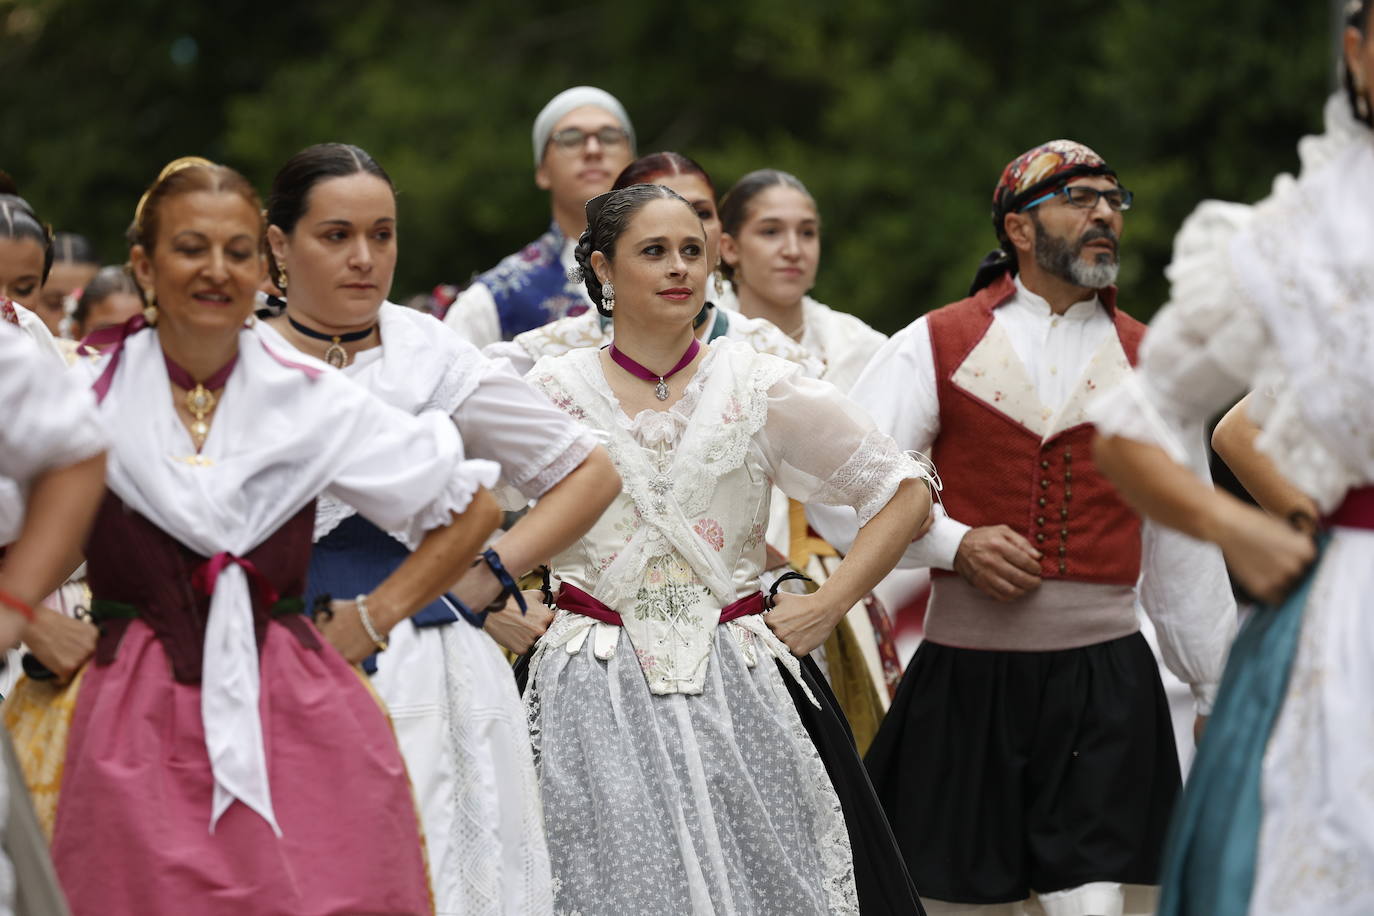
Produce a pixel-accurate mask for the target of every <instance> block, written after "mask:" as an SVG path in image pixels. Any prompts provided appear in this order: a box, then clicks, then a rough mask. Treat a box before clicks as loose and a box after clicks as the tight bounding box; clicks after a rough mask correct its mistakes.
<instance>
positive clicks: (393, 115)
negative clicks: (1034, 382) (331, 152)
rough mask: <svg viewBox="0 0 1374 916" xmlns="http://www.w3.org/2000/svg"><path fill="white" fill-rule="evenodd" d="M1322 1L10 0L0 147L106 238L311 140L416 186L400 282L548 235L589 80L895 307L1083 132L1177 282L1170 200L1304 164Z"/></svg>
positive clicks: (894, 318)
mask: <svg viewBox="0 0 1374 916" xmlns="http://www.w3.org/2000/svg"><path fill="white" fill-rule="evenodd" d="M1328 14H1329V11H1328V9H1327V8H1326V7H1325V5H1323V4H1311V3H1292V2H1291V0H1246V2H1245V3H1235V2H1234V0H1232V2H1227V3H1222V2H1220V0H1117V2H1116V3H1112V4H1102V3H1089V2H1086V0H1062V2H1060V3H1058V4H1055V5H1049V4H1025V3H1012V2H1010V0H1006V2H999V0H962V2H959V3H949V2H937V0H899V2H893V0H848V2H847V3H844V4H839V3H834V2H818V0H737V2H735V3H732V4H695V5H692V4H688V5H683V4H653V3H631V2H624V0H622V2H615V3H611V2H602V3H588V4H586V5H582V6H577V5H568V4H558V3H549V2H537V0H503V2H500V3H496V2H486V3H477V2H470V3H466V4H456V3H446V2H439V0H410V2H406V3H397V2H384V0H373V2H367V3H363V2H357V0H342V2H333V3H323V2H309V3H297V4H288V3H266V2H260V0H224V2H220V3H215V4H176V5H173V4H166V3H159V2H153V0H125V2H123V3H120V4H107V3H100V2H95V0H86V2H80V0H17V2H16V0H0V79H3V80H4V83H5V85H7V86H10V87H19V92H18V94H17V97H16V95H15V94H14V93H13V92H11V95H10V98H9V99H8V100H7V104H6V106H5V116H4V129H3V131H0V168H5V169H6V170H7V171H9V172H10V173H11V174H12V175H13V176H14V177H15V178H16V180H17V181H18V182H19V184H20V186H21V188H22V189H23V191H24V193H25V194H26V195H27V196H28V197H30V199H31V200H32V201H33V202H34V204H35V205H36V206H37V207H38V208H39V209H40V212H41V213H42V214H43V215H44V216H45V217H46V218H48V219H50V220H51V221H52V222H54V223H55V224H56V225H58V226H59V227H60V228H69V229H73V230H76V231H83V232H86V233H88V234H90V235H92V236H93V237H95V238H96V239H97V240H98V243H99V244H100V246H101V248H102V251H103V252H104V253H105V254H106V255H107V257H109V258H110V259H112V260H114V259H117V258H121V257H122V252H121V250H120V237H121V234H122V232H123V229H124V228H125V226H126V225H127V222H128V220H129V218H130V216H131V214H132V212H133V205H134V202H135V201H136V199H137V197H138V194H139V193H140V191H141V190H142V188H143V186H144V185H145V184H146V183H147V182H148V180H149V179H151V178H152V176H153V175H154V174H155V173H156V171H157V169H158V168H159V167H160V166H161V165H162V164H163V163H164V162H166V161H167V160H168V159H170V158H172V157H174V156H177V155H183V154H187V153H200V154H204V155H208V156H210V157H212V158H216V159H219V160H222V161H225V162H228V163H229V164H232V165H234V166H236V167H238V168H240V169H241V170H243V171H244V172H245V173H246V174H247V175H248V176H249V177H250V178H252V179H253V180H254V181H255V182H256V183H257V184H258V185H259V187H261V188H263V189H264V191H265V190H266V188H267V186H268V184H269V183H270V181H271V178H272V175H273V174H274V173H275V171H276V169H277V168H278V167H279V166H280V165H281V164H282V162H284V161H285V160H286V158H287V157H288V156H290V155H291V154H292V153H294V152H295V151H296V150H298V149H300V148H301V147H303V146H305V145H307V144H310V143H314V142H318V141H321V140H343V141H347V142H352V143H357V144H359V145H360V146H363V147H365V148H367V149H368V150H369V151H370V152H372V153H373V154H374V155H375V156H376V157H377V159H378V160H379V161H380V162H381V163H382V164H383V165H384V166H385V167H386V168H387V169H388V170H389V171H390V172H391V174H392V176H393V177H394V178H395V180H396V182H397V185H398V186H399V188H400V190H401V194H402V196H401V239H402V242H401V244H402V257H401V264H400V267H399V271H398V275H397V283H396V289H395V290H394V297H401V296H404V295H406V294H408V293H412V292H415V291H418V290H421V289H426V288H428V287H430V286H432V285H433V284H435V283H436V282H440V281H450V282H457V283H460V284H461V283H464V282H466V281H467V279H468V278H469V277H470V276H471V275H472V274H473V273H474V272H475V271H478V270H481V269H484V268H486V267H488V266H490V265H491V264H492V263H494V262H495V261H496V260H497V259H498V258H500V257H501V256H502V255H504V254H507V253H509V252H510V251H512V250H514V249H516V248H517V247H519V246H520V245H522V244H523V243H525V242H527V241H528V240H530V239H531V238H533V237H534V236H535V235H537V234H538V233H539V232H540V231H541V230H542V228H543V226H544V225H545V224H546V223H547V220H548V205H547V199H546V198H545V197H544V196H543V195H542V194H541V193H540V192H539V191H537V190H536V189H535V188H534V185H533V181H532V172H533V166H532V163H531V160H530V146H529V128H530V122H531V120H532V119H533V117H534V114H535V113H536V112H537V111H538V109H539V107H540V106H541V105H542V104H543V103H544V101H545V100H547V99H548V98H549V97H550V96H551V95H552V94H553V93H555V92H557V91H558V90H560V89H562V88H564V87H566V86H569V85H574V84H578V83H591V84H594V85H600V86H602V87H604V88H606V89H608V90H610V91H612V92H613V93H615V94H616V95H618V96H619V97H620V98H621V99H622V100H623V101H624V102H625V104H626V107H627V108H628V109H629V110H630V112H631V114H632V116H633V118H634V120H635V126H636V128H637V130H638V133H639V136H640V151H641V152H650V151H653V150H657V149H676V150H679V151H682V152H685V153H687V154H689V155H691V156H693V157H694V158H696V159H698V160H699V161H700V162H702V163H703V164H704V165H705V166H706V167H707V169H708V170H709V171H711V173H712V175H713V176H714V177H715V179H716V181H717V184H718V189H719V190H720V191H722V192H723V191H724V190H725V189H726V187H728V185H729V184H730V182H732V181H733V180H734V179H735V178H736V177H738V176H739V175H740V174H742V173H743V172H745V171H748V170H750V169H754V168H758V167H761V166H776V167H780V168H785V169H788V170H790V171H793V172H795V173H796V174H797V175H798V176H800V177H801V178H802V179H803V180H804V181H805V182H806V183H807V184H808V185H809V186H810V188H811V190H812V191H813V193H814V194H815V196H816V198H817V200H818V201H819V203H820V207H821V211H822V217H823V221H824V246H825V249H824V254H823V262H824V263H823V265H822V270H821V277H820V281H819V286H818V289H817V296H818V297H819V298H821V299H822V300H824V301H827V302H829V303H831V304H833V305H835V306H838V307H840V308H845V309H849V310H852V311H854V312H856V313H857V314H859V315H861V316H862V317H864V318H866V319H867V320H869V321H870V322H872V323H873V324H874V325H876V326H877V327H879V328H881V329H883V330H887V331H893V330H896V329H897V328H899V327H901V326H902V325H904V324H906V323H907V322H908V321H910V320H911V319H912V318H914V317H915V316H916V315H918V314H920V313H921V312H923V311H925V310H927V309H929V308H932V307H935V306H938V305H940V304H942V303H944V302H947V301H950V300H952V299H955V298H958V297H959V296H961V295H962V294H963V292H964V290H965V288H966V287H967V284H968V280H969V277H970V276H971V274H972V271H973V268H974V266H975V265H976V264H977V262H978V260H979V258H980V257H981V256H982V255H983V254H984V253H985V252H986V251H987V250H988V249H989V248H991V247H992V245H993V244H994V240H993V236H992V232H991V227H990V224H989V219H988V210H989V201H990V195H991V191H992V187H993V184H994V183H995V181H996V179H997V176H998V174H999V172H1000V170H1001V168H1002V166H1003V165H1004V164H1005V163H1006V162H1007V161H1008V160H1009V159H1011V158H1012V157H1013V156H1015V155H1016V154H1017V153H1019V152H1021V151H1022V150H1024V149H1026V148H1028V147H1030V146H1032V145H1034V144H1036V143H1038V142H1041V141H1043V140H1047V139H1051V138H1054V137H1059V136H1067V137H1072V138H1075V139H1079V140H1082V141H1084V142H1086V143H1088V144H1089V145H1090V146H1092V147H1094V148H1095V149H1097V150H1098V151H1099V152H1101V153H1102V154H1103V155H1104V156H1105V157H1106V158H1107V159H1108V161H1110V162H1111V163H1112V164H1113V165H1114V166H1116V168H1117V169H1118V171H1119V172H1120V174H1121V177H1122V180H1123V182H1124V183H1125V184H1126V185H1127V186H1128V187H1131V188H1132V189H1134V190H1135V191H1136V193H1137V207H1136V209H1135V210H1133V211H1132V212H1131V213H1130V214H1128V217H1127V223H1126V226H1127V236H1126V242H1125V246H1124V248H1123V256H1124V265H1123V266H1124V270H1123V274H1122V285H1123V288H1124V290H1123V300H1122V301H1123V303H1124V304H1125V305H1126V307H1127V308H1128V309H1129V310H1130V311H1132V312H1134V313H1135V314H1137V315H1139V316H1142V317H1146V316H1148V315H1149V314H1150V313H1152V312H1153V310H1154V309H1155V308H1156V307H1157V306H1158V305H1159V304H1160V303H1161V302H1162V301H1163V299H1164V297H1165V296H1166V294H1167V285H1166V283H1165V281H1164V278H1163V273H1162V271H1163V267H1164V266H1165V264H1167V262H1168V258H1169V251H1170V245H1171V242H1172V238H1173V234H1174V232H1175V231H1176V230H1177V227H1178V224H1179V222H1180V221H1181V220H1182V218H1183V217H1184V216H1186V215H1187V213H1188V212H1189V211H1190V210H1191V209H1192V207H1193V206H1195V205H1196V203H1197V202H1198V201H1199V200H1200V199H1202V198H1205V197H1220V198H1224V199H1232V200H1246V201H1248V200H1254V199H1256V198H1258V197H1260V196H1263V195H1264V194H1265V193H1266V192H1267V190H1268V188H1269V185H1270V182H1271V181H1272V178H1273V176H1274V175H1275V173H1277V172H1279V171H1284V170H1293V169H1294V168H1296V165H1297V157H1296V153H1295V143H1296V141H1297V139H1298V137H1299V136H1301V135H1302V134H1304V133H1308V132H1313V131H1315V130H1318V129H1320V107H1321V103H1322V100H1323V98H1324V96H1325V94H1326V92H1327V90H1328V87H1329V82H1330V69H1331V62H1330V59H1329V56H1330V47H1329V35H1330V32H1329V21H1328Z"/></svg>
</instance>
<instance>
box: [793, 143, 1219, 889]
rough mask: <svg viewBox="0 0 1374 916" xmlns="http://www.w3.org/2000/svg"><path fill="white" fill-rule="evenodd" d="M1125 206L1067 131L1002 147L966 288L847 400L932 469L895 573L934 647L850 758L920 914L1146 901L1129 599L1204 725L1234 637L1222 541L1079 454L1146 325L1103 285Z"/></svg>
mask: <svg viewBox="0 0 1374 916" xmlns="http://www.w3.org/2000/svg"><path fill="white" fill-rule="evenodd" d="M1131 199H1132V198H1131V192H1130V191H1128V190H1126V189H1125V188H1123V187H1122V186H1121V184H1120V183H1119V182H1118V181H1117V177H1116V173H1115V172H1114V171H1113V170H1112V169H1111V168H1109V167H1108V166H1107V164H1106V163H1105V162H1104V161H1103V160H1102V158H1101V157H1100V156H1098V155H1097V154H1096V153H1094V152H1093V151H1092V150H1090V149H1088V148H1087V147H1086V146H1083V145H1082V144H1079V143H1075V142H1071V141H1067V140H1056V141H1053V142H1051V143H1046V144H1044V145H1042V146H1038V147H1036V148H1034V149H1032V150H1030V151H1028V152H1026V153H1024V154H1022V155H1021V156H1019V157H1017V158H1016V159H1015V160H1013V161H1012V162H1011V163H1010V164H1009V165H1008V166H1007V167H1006V169H1005V170H1004V171H1003V173H1002V176H1001V180H1000V181H999V182H998V184H997V187H996V190H995V192H994V195H993V225H994V228H995V230H996V233H997V237H998V240H999V241H1000V242H1001V246H1002V247H1001V249H1000V250H998V251H997V252H994V254H993V255H991V256H989V257H988V258H987V259H986V260H985V261H984V262H983V265H982V266H981V267H980V268H979V271H978V276H977V278H976V279H975V281H974V285H973V289H972V290H971V296H970V298H968V299H964V300H962V301H960V302H956V303H954V304H952V305H948V306H945V307H944V308H941V309H937V310H935V311H933V312H931V313H929V314H928V315H926V316H924V317H922V318H920V319H918V320H917V321H916V322H914V323H913V324H912V325H910V326H909V327H907V328H906V329H905V330H903V331H902V332H900V333H899V334H897V335H896V336H895V337H893V338H892V339H891V340H890V341H889V342H888V343H887V344H886V345H885V346H884V348H883V349H881V350H879V351H878V353H877V355H875V356H874V358H873V360H872V362H871V363H870V364H869V366H868V368H867V369H866V370H865V372H864V374H863V375H862V376H861V377H860V378H859V380H858V382H857V383H856V384H855V386H854V388H853V390H852V392H851V397H853V398H854V400H856V401H858V402H859V403H860V404H863V405H865V406H866V407H867V408H869V410H870V412H871V413H872V415H873V417H874V419H875V420H876V421H877V424H878V426H879V428H880V429H883V430H884V431H885V432H887V433H889V434H891V435H892V436H893V437H894V438H895V439H896V440H897V442H898V443H899V444H900V445H901V446H902V447H903V448H911V449H917V450H920V451H927V450H928V451H929V452H930V454H931V456H932V458H933V459H934V461H935V466H936V467H937V468H938V469H939V471H940V473H941V475H942V477H943V478H944V481H945V489H944V510H945V511H944V512H940V513H938V518H937V520H936V521H935V523H934V525H933V527H932V529H931V531H930V532H929V533H928V534H927V535H926V536H925V537H924V538H923V539H921V540H919V541H917V542H915V543H914V544H913V545H912V546H911V548H910V549H909V550H908V551H907V556H906V557H905V558H904V561H903V563H902V564H901V565H903V566H929V567H931V568H932V582H933V584H932V594H931V598H930V604H929V609H928V611H927V616H926V623H925V641H924V642H923V643H922V645H921V647H920V648H919V649H918V650H917V652H916V655H915V657H914V658H913V659H912V662H911V664H910V666H909V667H908V669H907V672H906V676H905V677H904V678H903V681H902V684H901V686H900V688H899V690H898V693H897V697H896V699H895V700H894V701H893V704H892V708H891V711H890V712H889V713H888V716H887V718H886V720H885V721H884V723H883V725H882V728H881V729H880V731H879V733H878V735H877V737H876V738H875V739H874V742H873V745H872V747H871V749H870V751H869V754H868V759H867V763H868V767H869V772H870V774H871V775H872V777H873V782H874V784H875V786H876V788H877V790H878V794H879V796H880V797H881V799H882V801H883V805H884V807H885V808H886V810H887V814H888V818H889V820H890V821H891V823H892V827H893V830H894V832H895V833H896V834H897V837H898V841H899V842H900V844H901V845H902V848H903V852H904V854H905V856H906V859H907V862H908V865H909V866H910V869H911V875H912V878H913V879H914V880H915V882H916V886H917V887H919V888H920V889H921V894H922V897H923V898H924V899H925V901H926V906H927V909H928V911H929V912H930V913H931V914H932V916H935V914H945V913H960V914H970V913H979V914H985V916H986V914H1004V916H1013V914H1022V913H1026V912H1035V913H1039V912H1042V911H1043V912H1044V913H1046V914H1048V916H1088V914H1091V916H1121V914H1123V913H1149V912H1153V909H1154V889H1153V888H1152V887H1151V885H1154V884H1155V883H1156V882H1157V880H1158V873H1159V865H1160V852H1161V846H1162V844H1163V841H1164V835H1165V829H1166V827H1167V825H1168V822H1169V814H1170V811H1171V810H1172V808H1173V805H1174V800H1175V797H1176V796H1177V794H1178V791H1179V782H1180V779H1179V766H1178V758H1177V756H1176V751H1175V745H1174V738H1173V731H1172V728H1171V725H1170V718H1169V708H1168V702H1167V700H1166V699H1165V695H1164V691H1163V688H1162V686H1161V684H1160V679H1159V673H1158V667H1157V663H1156V661H1155V658H1154V655H1153V653H1152V652H1151V650H1150V647H1149V645H1148V644H1147V642H1146V640H1145V638H1144V637H1143V636H1142V635H1141V634H1140V632H1139V619H1138V617H1137V612H1136V604H1137V600H1139V602H1140V603H1141V604H1142V605H1143V606H1144V608H1145V610H1146V612H1147V613H1148V614H1149V615H1150V617H1151V618H1152V619H1153V621H1154V623H1155V626H1156V629H1157V631H1158V634H1159V639H1160V644H1161V650H1162V654H1163V655H1164V659H1165V662H1166V663H1167V664H1168V665H1169V667H1170V669H1171V670H1173V671H1174V672H1175V673H1176V674H1178V675H1179V677H1180V678H1181V679H1183V680H1184V681H1186V682H1188V683H1189V684H1190V685H1191V687H1192V689H1193V693H1194V697H1195V699H1196V702H1197V707H1198V712H1199V715H1200V716H1205V714H1206V713H1207V712H1208V711H1209V710H1210V707H1211V703H1212V699H1213V697H1214V694H1215V691H1216V684H1217V682H1218V681H1219V679H1220V676H1221V670H1222V665H1223V663H1224V660H1225V652H1226V648H1227V646H1228V645H1229V643H1230V639H1231V637H1232V635H1233V633H1234V629H1235V617H1236V611H1235V604H1234V601H1233V599H1232V598H1231V592H1230V588H1229V586H1228V583H1227V579H1226V573H1225V567H1224V565H1223V562H1222V559H1221V555H1220V553H1219V552H1218V551H1216V550H1215V549H1213V548H1211V547H1209V546H1206V545H1203V544H1201V543H1199V542H1197V541H1193V540H1191V539H1189V538H1186V537H1185V536H1183V535H1180V534H1177V533H1175V532H1171V531H1167V530H1164V529H1159V528H1154V527H1153V526H1151V525H1150V524H1149V523H1145V524H1142V522H1141V519H1140V517H1139V516H1137V515H1136V513H1135V512H1133V511H1132V510H1131V509H1130V507H1128V506H1127V505H1126V503H1125V502H1124V501H1123V500H1122V499H1121V498H1120V497H1119V496H1118V495H1117V494H1116V492H1115V490H1114V489H1113V488H1112V486H1111V485H1110V484H1109V483H1108V482H1107V481H1106V479H1105V478H1104V477H1102V476H1101V475H1100V474H1099V473H1098V471H1097V470H1096V468H1095V467H1094V466H1093V463H1092V457H1091V454H1090V443H1091V440H1092V435H1093V430H1092V427H1091V425H1090V424H1089V423H1088V420H1087V416H1086V414H1085V412H1084V408H1085V407H1086V406H1087V404H1088V403H1089V402H1090V401H1091V400H1092V399H1093V398H1094V397H1096V396H1098V395H1100V394H1101V393H1102V392H1103V391H1104V390H1107V389H1110V388H1111V387H1113V386H1116V385H1124V384H1130V383H1131V381H1132V377H1131V374H1132V369H1131V367H1132V365H1133V364H1134V362H1135V359H1136V353H1137V350H1138V348H1139V345H1140V341H1141V337H1142V336H1143V334H1144V330H1145V328H1144V325H1142V324H1141V323H1140V322H1138V321H1136V320H1135V319H1133V318H1131V317H1129V316H1128V315H1126V314H1125V313H1124V312H1122V311H1120V310H1119V309H1117V307H1116V289H1115V287H1114V286H1113V284H1114V283H1115V281H1116V275H1117V266H1118V259H1117V250H1118V245H1119V243H1120V239H1121V232H1122V223H1123V213H1124V212H1125V211H1126V210H1128V209H1129V208H1130V206H1131ZM1195 432H1196V435H1195V436H1194V439H1195V440H1196V441H1195V442H1194V445H1195V446H1196V451H1197V458H1198V461H1199V462H1200V463H1201V467H1200V470H1202V471H1203V472H1204V473H1205V469H1206V468H1205V459H1204V458H1202V454H1203V451H1202V431H1201V429H1198V430H1196V431H1195ZM812 515H813V523H814V524H815V526H816V527H817V528H818V530H820V532H821V533H822V534H823V535H825V536H826V537H827V538H829V539H831V542H832V543H839V544H842V543H845V542H847V541H848V540H851V539H852V531H851V530H848V529H849V528H850V527H851V526H852V524H853V522H852V521H850V520H848V519H846V518H844V517H843V516H842V514H841V513H838V512H835V511H831V512H826V511H823V510H822V511H819V512H818V511H815V510H813V511H812ZM851 515H852V513H851ZM1032 898H1036V899H1032ZM1028 907H1029V908H1030V909H1027V908H1028ZM1037 907H1038V908H1037Z"/></svg>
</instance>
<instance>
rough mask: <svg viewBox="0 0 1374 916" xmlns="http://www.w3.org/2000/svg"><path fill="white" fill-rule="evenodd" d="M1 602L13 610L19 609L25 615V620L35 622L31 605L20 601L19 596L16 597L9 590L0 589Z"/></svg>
mask: <svg viewBox="0 0 1374 916" xmlns="http://www.w3.org/2000/svg"><path fill="white" fill-rule="evenodd" d="M0 604H3V605H4V606H5V607H7V608H10V609H11V610H15V611H18V612H19V613H20V614H22V615H23V616H24V619H25V620H27V621H28V622H29V623H33V608H31V607H29V606H28V605H27V604H25V603H24V602H22V601H20V600H19V599H18V598H16V597H14V596H13V595H11V594H10V593H9V592H6V591H0Z"/></svg>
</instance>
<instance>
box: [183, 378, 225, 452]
mask: <svg viewBox="0 0 1374 916" xmlns="http://www.w3.org/2000/svg"><path fill="white" fill-rule="evenodd" d="M182 403H184V404H185V405H186V409H187V410H188V411H190V412H191V416H192V417H193V418H194V419H192V421H191V441H192V442H194V443H195V446H196V450H197V451H199V450H200V447H201V446H202V445H204V444H205V437H206V436H208V435H210V424H209V423H206V422H205V417H206V415H207V414H209V413H210V411H212V410H214V409H215V404H216V403H217V401H216V399H215V395H214V394H213V393H212V392H211V391H210V390H209V389H208V388H206V387H205V386H204V385H202V384H200V383H199V382H197V383H196V387H194V388H192V389H191V390H190V391H188V392H186V399H185V401H183V402H182Z"/></svg>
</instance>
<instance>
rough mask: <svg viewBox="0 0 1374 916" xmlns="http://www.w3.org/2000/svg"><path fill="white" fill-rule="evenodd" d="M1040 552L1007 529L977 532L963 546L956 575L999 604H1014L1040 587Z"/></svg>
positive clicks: (999, 527)
mask: <svg viewBox="0 0 1374 916" xmlns="http://www.w3.org/2000/svg"><path fill="white" fill-rule="evenodd" d="M1040 556H1041V554H1040V551H1038V550H1036V549H1035V548H1034V547H1032V546H1031V543H1030V541H1028V540H1026V539H1025V538H1023V537H1022V536H1021V535H1019V534H1017V533H1016V532H1015V531H1012V530H1011V529H1010V528H1008V527H1007V526H1006V525H988V526H986V527H983V528H973V529H971V530H970V531H969V532H968V533H967V534H965V535H964V539H963V540H962V541H960V542H959V550H958V551H957V552H956V553H955V554H954V571H955V572H957V573H958V574H959V575H961V576H963V577H964V579H965V580H967V581H968V583H969V584H970V585H972V586H973V587H974V588H976V589H978V590H979V591H980V592H982V593H983V594H985V595H988V596H989V597H992V598H996V599H997V600H998V601H1012V600H1014V599H1016V598H1020V597H1021V596H1022V595H1024V594H1025V593H1026V592H1028V591H1030V590H1031V589H1033V588H1036V587H1037V586H1039V585H1040Z"/></svg>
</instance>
